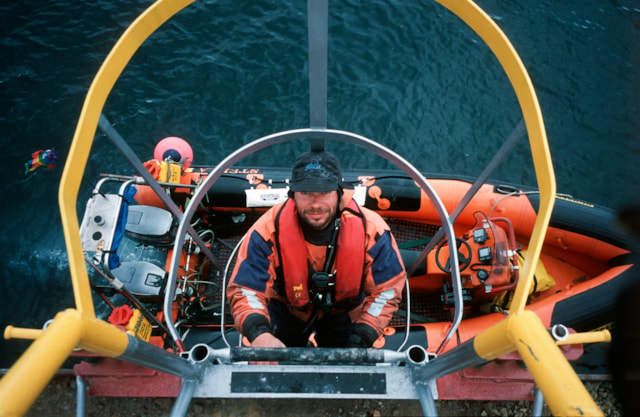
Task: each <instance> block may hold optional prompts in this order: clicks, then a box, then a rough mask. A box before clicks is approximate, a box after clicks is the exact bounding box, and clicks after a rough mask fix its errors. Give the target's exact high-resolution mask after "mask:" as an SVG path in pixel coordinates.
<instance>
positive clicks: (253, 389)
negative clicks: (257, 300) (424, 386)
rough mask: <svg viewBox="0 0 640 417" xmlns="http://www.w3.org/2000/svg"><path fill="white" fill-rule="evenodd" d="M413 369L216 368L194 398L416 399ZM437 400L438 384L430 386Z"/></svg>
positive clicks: (227, 366)
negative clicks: (436, 386)
mask: <svg viewBox="0 0 640 417" xmlns="http://www.w3.org/2000/svg"><path fill="white" fill-rule="evenodd" d="M411 381H412V376H411V368H410V367H397V366H388V365H385V366H320V365H313V366H308V365H306V366H301V365H251V366H248V365H247V366H242V365H238V364H234V365H212V366H209V367H207V368H206V369H205V374H204V377H203V379H202V382H201V383H200V384H198V387H197V388H196V390H195V393H194V397H201V398H233V397H236V398H331V399H337V398H344V399H359V398H362V399H364V398H375V399H397V400H400V399H407V400H417V399H419V397H418V392H417V391H416V389H415V387H414V385H413V383H412V382H411ZM430 387H431V392H432V395H433V397H434V399H436V398H437V389H436V388H435V383H433V384H430Z"/></svg>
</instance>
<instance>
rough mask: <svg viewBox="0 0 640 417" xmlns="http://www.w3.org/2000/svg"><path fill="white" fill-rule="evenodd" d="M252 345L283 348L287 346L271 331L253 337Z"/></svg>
mask: <svg viewBox="0 0 640 417" xmlns="http://www.w3.org/2000/svg"><path fill="white" fill-rule="evenodd" d="M251 347H262V348H283V347H286V346H285V345H284V343H282V342H281V341H280V339H278V338H277V337H275V336H274V335H272V334H271V333H262V334H261V335H258V337H256V338H255V339H253V342H251Z"/></svg>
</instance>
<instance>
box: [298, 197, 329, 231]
mask: <svg viewBox="0 0 640 417" xmlns="http://www.w3.org/2000/svg"><path fill="white" fill-rule="evenodd" d="M293 200H294V201H295V203H296V207H297V208H298V214H299V215H300V217H301V218H302V220H304V221H305V222H306V223H308V224H309V225H310V226H311V227H313V228H315V229H318V230H323V229H324V228H326V227H327V226H328V225H329V223H331V221H332V220H333V218H334V217H335V215H336V210H337V209H338V192H337V191H328V192H326V193H317V192H295V193H293Z"/></svg>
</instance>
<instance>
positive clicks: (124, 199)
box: [0, 0, 638, 416]
mask: <svg viewBox="0 0 640 417" xmlns="http://www.w3.org/2000/svg"><path fill="white" fill-rule="evenodd" d="M189 3H191V2H190V1H189V0H177V1H168V0H160V1H157V2H156V3H154V4H153V5H152V6H151V7H150V8H149V9H148V10H147V11H145V13H143V14H142V15H141V16H140V17H139V18H138V19H137V20H136V21H135V22H134V23H133V24H132V25H131V26H130V27H129V28H128V29H127V31H126V32H125V33H124V35H123V36H122V38H121V39H120V40H119V41H118V43H117V44H116V46H115V47H114V49H113V50H112V52H111V53H110V55H109V56H108V57H107V59H106V60H105V62H104V64H103V66H102V68H101V69H100V71H99V72H98V75H97V76H96V78H95V80H94V82H93V84H92V86H91V88H90V90H89V93H88V95H87V99H86V101H85V105H84V107H83V111H82V114H81V116H80V120H79V122H78V126H77V129H76V133H75V136H74V140H73V144H72V146H71V149H70V152H69V156H68V158H67V161H66V164H65V170H64V173H63V177H62V180H61V185H60V193H59V196H60V198H59V203H60V211H61V220H62V223H63V228H64V233H65V241H66V245H67V252H68V257H69V264H70V273H71V281H72V283H73V290H74V296H75V301H76V308H75V309H68V310H65V311H63V312H60V313H58V314H57V315H56V316H55V318H54V319H53V320H52V321H51V323H50V324H49V325H48V326H47V327H46V329H22V328H15V327H11V326H10V327H8V328H7V329H6V330H5V337H6V338H25V339H34V342H33V344H32V345H31V346H30V347H29V349H28V350H27V351H26V352H25V353H24V354H23V355H22V357H21V358H20V359H19V360H18V361H17V362H16V363H15V365H13V366H12V368H11V369H10V370H9V372H8V373H7V375H5V377H4V378H3V379H2V381H0V414H3V415H22V414H24V413H25V412H26V411H27V410H28V408H29V406H30V404H31V403H32V402H33V401H34V400H35V398H36V397H37V395H38V394H39V392H40V391H41V390H42V389H43V388H44V386H45V385H46V384H47V382H48V381H49V379H50V378H51V377H52V376H53V375H54V374H55V372H56V370H57V369H58V368H59V367H60V366H61V365H62V364H63V363H65V361H67V360H68V359H69V358H71V359H72V360H74V363H75V366H74V372H75V374H76V376H77V381H78V402H79V404H82V403H83V402H84V401H85V396H86V394H87V392H88V394H89V395H99V396H150V397H163V396H164V397H175V398H176V402H175V405H174V409H173V412H172V415H176V416H181V415H185V414H186V411H187V409H188V406H189V402H190V400H191V398H193V397H211V398H214V397H215V398H330V399H332V398H351V399H361V398H376V399H413V400H419V401H420V403H421V405H422V408H423V410H424V412H425V414H427V415H434V414H436V408H435V401H437V400H440V399H485V400H496V399H506V400H522V399H524V400H535V403H534V404H537V405H540V404H541V403H542V401H546V402H547V403H548V405H549V407H550V408H551V410H552V412H553V413H554V414H557V415H569V414H578V413H579V414H583V415H584V414H587V415H602V412H601V410H600V409H599V408H598V407H597V405H596V404H595V402H594V401H593V399H592V398H591V397H590V396H589V394H588V392H587V390H586V389H585V388H584V385H583V384H582V382H581V380H580V377H579V376H578V375H577V374H576V372H575V370H574V369H573V368H572V367H571V365H570V363H569V361H572V360H576V359H578V358H579V357H580V356H581V355H582V352H583V345H584V344H588V343H599V342H607V341H609V340H610V339H611V333H610V332H609V330H608V329H607V325H609V324H610V323H611V322H612V320H613V318H612V317H613V311H614V305H615V300H616V297H617V296H618V295H619V294H620V293H621V292H622V291H624V290H625V288H627V287H629V286H630V285H631V284H632V283H635V281H637V274H638V266H637V264H636V260H637V257H636V253H637V249H636V248H635V247H634V243H633V241H632V240H631V239H630V238H629V237H628V236H627V235H626V234H625V233H624V232H623V231H622V230H620V229H619V227H618V225H617V223H616V220H615V214H614V213H613V212H612V211H611V210H609V209H607V208H604V207H599V206H597V205H594V204H590V203H588V202H584V201H579V200H577V199H574V198H572V197H571V196H566V195H560V194H557V193H556V187H555V179H554V174H553V168H552V164H551V158H550V156H549V152H548V145H547V142H546V134H545V129H544V123H543V120H542V116H541V112H540V109H539V105H538V102H537V98H536V95H535V91H534V89H533V86H532V84H531V81H530V79H529V77H528V74H527V72H526V70H525V69H524V66H523V65H522V63H521V61H520V59H519V57H518V55H517V54H516V52H515V50H514V49H513V47H512V46H511V44H510V42H509V40H508V39H507V37H506V36H505V35H504V33H502V31H501V30H500V29H499V28H498V26H497V25H495V23H493V21H492V20H491V18H490V17H489V16H488V15H487V14H486V13H484V12H483V11H482V10H481V9H480V8H479V7H478V6H476V5H475V4H474V3H473V2H471V1H467V0H441V1H439V3H441V4H442V5H443V6H444V7H446V8H447V9H449V10H450V11H451V12H452V13H454V14H455V15H457V16H458V17H460V18H461V19H462V21H463V22H465V23H466V24H467V25H468V26H469V27H470V28H471V29H473V30H474V31H475V32H476V33H477V34H478V35H479V36H480V38H482V39H483V40H484V41H485V42H486V43H487V45H488V46H489V48H490V49H491V50H492V51H493V53H494V54H495V55H496V57H497V59H498V61H499V62H500V63H501V65H502V67H503V68H504V70H505V72H506V73H507V75H508V77H509V79H510V80H511V82H512V85H513V88H514V91H515V93H516V96H517V98H518V102H519V104H520V106H521V109H522V113H523V122H522V123H521V124H520V125H518V126H517V127H516V129H515V130H514V133H513V134H512V135H511V136H510V137H509V138H508V139H507V141H506V142H505V144H504V145H503V147H502V148H500V149H499V150H498V152H497V153H496V155H495V156H494V158H493V159H492V161H491V163H490V164H489V165H488V166H487V169H486V170H485V171H483V172H482V173H481V174H480V175H479V176H478V178H466V177H454V176H439V175H435V174H431V173H423V172H420V171H418V170H417V169H416V168H415V167H413V166H412V165H411V164H410V163H409V162H407V161H406V160H405V159H404V158H402V157H401V156H400V155H397V154H396V153H394V152H393V151H391V150H389V149H388V148H386V147H384V146H382V145H380V144H379V143H377V142H376V141H375V140H373V139H369V138H366V137H363V136H361V135H359V134H356V133H353V132H349V131H343V130H334V129H329V128H327V126H326V111H325V110H326V109H325V106H326V93H327V89H326V70H327V68H326V58H327V55H326V50H325V48H326V40H327V34H326V31H327V18H328V13H327V7H328V5H327V2H326V1H325V0H309V2H308V23H309V34H310V36H309V78H310V115H311V118H310V119H311V123H310V126H311V127H309V128H302V129H293V130H286V131H282V132H277V133H274V134H271V135H268V136H264V137H261V138H258V139H256V140H254V141H252V142H250V143H248V144H246V145H244V146H243V147H241V148H239V149H237V150H236V151H234V152H232V153H231V154H229V155H228V156H227V157H226V158H224V159H223V160H221V161H220V162H219V163H218V164H217V165H215V166H195V165H193V162H194V161H192V160H191V159H192V154H191V153H190V146H189V145H188V143H186V142H185V141H183V140H182V139H180V138H168V140H166V141H162V142H161V144H159V145H158V147H157V148H156V152H155V155H154V156H155V157H154V159H152V160H148V161H146V162H144V163H143V162H142V160H141V158H140V157H139V156H137V155H136V154H135V153H134V152H133V151H132V149H131V148H130V147H129V146H128V144H127V143H126V142H125V141H124V139H123V138H122V137H121V136H120V135H119V133H118V132H117V131H116V129H115V128H114V126H113V125H112V124H111V123H110V122H109V120H108V119H107V117H106V116H105V115H104V114H102V110H103V107H104V103H105V100H106V97H107V96H108V93H109V92H110V90H111V88H112V87H113V85H114V84H115V81H116V80H117V78H118V76H119V75H120V73H121V72H122V70H123V68H124V66H125V65H126V63H127V62H128V61H129V59H130V58H131V56H132V55H133V53H134V52H135V50H136V49H137V48H138V47H139V46H140V45H141V44H142V42H143V41H144V40H145V39H147V37H149V36H150V35H151V34H152V33H153V32H154V31H155V30H156V29H157V28H158V27H160V26H161V25H162V24H163V23H164V22H165V21H167V20H168V19H169V18H170V17H171V16H173V15H174V14H176V13H177V12H178V11H180V10H181V9H182V8H183V7H186V6H187V5H188V4H189ZM97 129H100V131H101V132H102V133H103V134H105V135H106V137H107V138H108V139H109V140H110V141H111V142H112V143H113V144H114V146H115V147H116V148H117V149H118V150H119V151H120V152H121V153H122V155H123V158H124V159H125V160H127V161H128V162H129V163H130V164H131V166H132V171H131V173H130V175H109V174H106V175H104V176H103V177H102V178H100V179H99V180H97V181H96V183H95V187H94V188H93V192H92V193H91V196H90V198H89V199H88V200H87V201H86V202H85V204H84V211H83V213H80V216H79V215H78V212H77V206H78V204H77V201H78V190H79V188H80V181H81V179H82V176H83V174H84V171H85V167H86V165H87V162H88V160H89V154H90V151H91V144H92V142H93V138H94V136H95V133H96V130H97ZM525 130H526V132H527V136H528V139H529V143H530V147H531V150H532V161H533V165H534V167H535V171H536V178H537V181H538V184H537V186H536V187H524V186H519V185H514V184H508V183H500V182H491V181H488V178H489V177H490V176H491V174H492V173H493V171H494V170H495V167H496V166H497V165H498V164H499V163H500V162H501V161H502V159H504V157H505V155H506V154H507V153H508V151H509V150H510V149H511V148H512V147H513V145H514V144H515V142H516V141H517V140H518V139H519V138H520V137H522V136H523V135H524V132H525ZM289 141H303V142H307V143H308V144H309V148H310V149H312V150H321V149H325V148H327V149H329V150H331V149H330V148H331V143H332V142H334V141H336V142H342V143H348V144H352V145H354V146H355V147H360V148H363V149H365V150H367V151H370V152H373V153H374V154H376V155H378V156H380V157H382V158H384V159H386V160H387V161H389V162H390V163H391V164H393V165H395V166H396V169H386V170H380V169H376V167H369V168H368V169H367V170H348V171H346V172H344V181H345V182H346V183H348V184H350V189H349V191H348V192H349V193H352V195H353V198H354V199H355V200H356V201H357V202H358V203H359V204H360V205H362V206H364V207H367V208H370V209H372V210H375V211H376V212H378V213H379V214H380V215H381V216H382V217H383V218H384V219H385V220H386V221H387V223H388V224H389V226H390V227H391V230H392V232H393V234H394V236H395V238H396V240H397V242H398V244H399V246H400V248H401V253H402V259H403V262H404V264H405V268H406V270H407V273H408V274H407V275H408V279H407V282H406V289H405V292H404V294H403V301H402V304H401V306H400V309H399V310H398V312H397V313H396V315H395V316H394V318H393V320H392V322H391V324H390V326H389V327H388V328H387V329H385V332H384V335H383V336H381V337H380V338H379V339H378V340H377V341H376V342H375V344H374V348H371V349H357V348H348V349H347V348H344V349H338V348H336V349H333V348H331V349H329V348H318V347H308V348H282V349H256V348H251V347H250V346H248V343H247V341H246V340H244V339H243V338H242V336H241V335H240V334H238V333H237V332H236V331H235V330H234V327H233V322H232V319H231V316H230V314H229V311H228V306H227V304H226V300H225V297H224V296H223V294H224V290H225V286H226V283H227V281H228V275H229V271H230V270H231V269H232V267H233V263H234V260H235V253H236V248H237V247H238V243H239V242H240V240H241V239H242V237H243V235H244V233H245V232H246V231H247V229H248V228H249V227H250V226H251V225H252V223H253V222H254V221H255V220H256V219H257V218H258V217H259V216H260V215H261V214H262V213H263V212H264V211H265V210H267V208H268V207H270V206H272V205H274V204H276V203H278V202H280V201H284V200H285V199H286V198H287V195H288V189H289V187H288V185H289V179H290V168H288V167H282V166H281V167H256V166H242V165H239V162H240V161H241V160H242V159H243V158H245V157H247V156H248V155H251V154H252V153H254V152H257V151H259V150H261V149H264V148H266V147H269V146H273V145H277V144H280V143H284V142H289ZM79 218H80V220H78V219H79ZM310 343H311V344H313V340H310ZM44 352H46V354H43V353H44ZM265 361H269V362H278V365H264V364H261V362H265ZM505 387H508V388H509V389H505ZM80 408H81V407H79V409H80Z"/></svg>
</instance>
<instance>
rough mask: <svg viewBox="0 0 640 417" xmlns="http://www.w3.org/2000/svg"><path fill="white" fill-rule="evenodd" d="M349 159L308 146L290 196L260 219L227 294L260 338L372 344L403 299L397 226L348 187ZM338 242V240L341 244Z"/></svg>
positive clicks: (267, 342)
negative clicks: (345, 163)
mask: <svg viewBox="0 0 640 417" xmlns="http://www.w3.org/2000/svg"><path fill="white" fill-rule="evenodd" d="M345 187H346V184H344V183H343V181H342V172H341V169H340V162H339V161H338V159H337V158H336V156H335V155H333V154H332V153H329V152H307V153H304V154H302V155H300V156H299V157H298V159H297V160H296V162H295V165H294V167H293V172H292V178H291V190H290V192H289V196H290V198H289V199H287V201H285V202H284V203H279V204H277V205H275V206H274V207H272V208H271V209H269V210H268V211H267V212H266V213H265V214H264V215H263V216H262V217H260V218H259V219H258V221H256V223H255V224H254V225H253V226H252V228H251V229H250V230H249V232H248V233H247V235H246V237H245V240H244V241H243V243H242V245H241V246H240V250H239V254H238V261H237V262H236V266H235V268H234V271H233V275H232V277H231V280H230V283H229V286H228V288H227V296H228V298H229V302H230V305H231V313H232V315H233V319H234V322H235V325H236V328H237V330H238V331H239V332H241V333H242V334H243V335H244V336H246V337H247V339H248V340H249V341H250V342H251V346H254V347H285V346H288V347H295V346H298V347H300V346H307V343H308V340H309V336H310V335H311V333H312V332H315V340H316V342H317V344H318V346H323V347H371V346H372V344H373V342H374V341H375V340H376V339H377V338H378V337H380V335H381V334H382V332H383V330H384V327H385V326H387V324H388V323H389V321H390V320H391V316H392V315H393V313H394V312H395V311H396V310H397V309H398V304H399V303H400V300H401V298H402V290H403V288H404V283H405V279H406V272H405V270H404V266H403V264H402V261H401V258H400V253H399V251H398V247H397V244H396V242H395V239H394V238H393V236H392V234H391V231H390V230H389V226H388V225H387V224H386V223H385V221H384V220H383V219H382V218H381V217H380V216H379V215H378V214H376V213H375V212H373V211H371V210H369V209H366V208H364V207H359V206H358V205H357V204H356V203H355V201H354V200H353V199H352V196H353V190H350V189H345ZM333 249H335V250H333Z"/></svg>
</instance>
